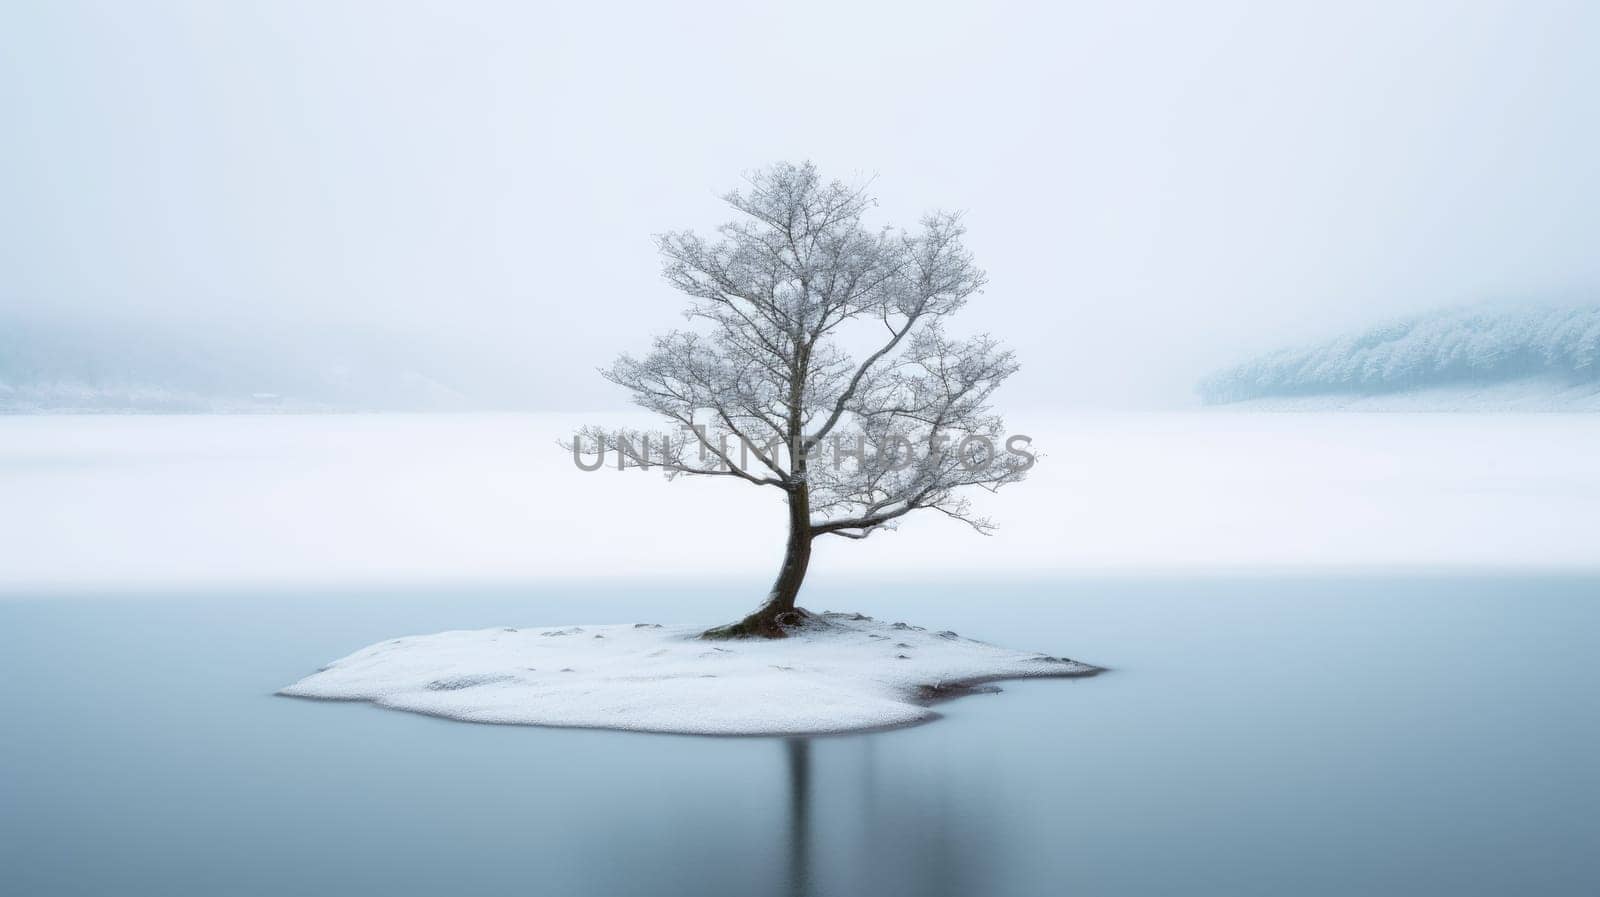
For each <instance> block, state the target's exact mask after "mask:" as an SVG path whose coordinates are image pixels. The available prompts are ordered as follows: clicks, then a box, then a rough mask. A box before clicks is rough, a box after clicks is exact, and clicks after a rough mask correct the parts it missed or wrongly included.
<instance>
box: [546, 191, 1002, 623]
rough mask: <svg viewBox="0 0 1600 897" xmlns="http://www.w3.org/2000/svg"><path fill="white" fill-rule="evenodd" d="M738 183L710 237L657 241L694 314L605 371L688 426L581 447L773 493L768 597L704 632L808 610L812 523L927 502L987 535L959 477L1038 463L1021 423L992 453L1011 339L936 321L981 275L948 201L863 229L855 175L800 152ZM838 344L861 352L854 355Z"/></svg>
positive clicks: (871, 520)
mask: <svg viewBox="0 0 1600 897" xmlns="http://www.w3.org/2000/svg"><path fill="white" fill-rule="evenodd" d="M747 181H748V184H747V186H746V187H745V189H743V190H736V191H734V192H731V193H729V194H727V195H726V197H724V198H725V200H726V201H727V203H728V205H730V206H732V207H733V208H734V209H735V210H736V211H737V212H739V213H740V217H739V218H738V219H737V220H735V221H732V222H730V223H728V224H724V225H723V226H722V227H721V228H720V229H719V231H718V233H719V237H718V238H717V239H713V240H708V239H705V238H703V237H700V236H698V235H696V234H694V233H692V232H690V231H677V232H672V233H667V234H662V235H660V236H659V237H657V243H658V246H659V248H660V251H661V254H662V256H663V259H664V268H663V274H664V276H665V278H666V280H667V282H668V283H670V284H672V286H674V287H675V288H677V289H678V290H679V291H680V292H683V293H685V294H687V295H688V296H689V297H690V299H691V302H690V304H689V306H688V308H687V309H686V311H685V315H686V316H687V317H688V318H689V319H690V321H691V322H692V324H694V325H696V326H694V327H693V329H687V330H675V331H673V332H670V333H667V334H665V335H663V336H660V337H657V338H656V339H655V341H654V345H653V347H652V349H651V351H650V352H649V353H648V354H646V355H644V356H643V357H637V358H636V357H633V356H629V355H624V356H622V357H621V358H619V359H618V360H617V361H616V363H615V364H614V365H613V366H612V367H611V368H609V369H607V370H605V371H604V372H603V373H604V375H605V376H606V378H607V379H609V380H611V381H612V382H614V383H617V384H618V385H620V386H623V387H625V388H626V389H628V390H629V391H630V392H631V393H632V394H633V398H634V401H635V402H636V403H637V404H638V405H640V406H641V407H643V408H646V409H648V410H650V411H652V412H655V413H656V414H658V415H660V416H662V417H664V418H666V419H667V420H669V421H671V422H673V424H675V425H677V426H678V427H679V428H680V429H679V431H678V433H679V438H677V439H674V438H673V436H672V435H671V434H668V433H663V432H656V433H644V432H639V431H630V430H625V431H606V430H602V429H600V428H593V427H591V428H586V429H585V430H583V431H582V432H580V434H579V439H578V440H577V441H576V442H575V443H574V451H577V445H578V444H579V443H582V442H584V441H592V442H591V443H590V444H592V445H594V446H595V447H596V449H597V450H598V451H600V452H601V453H602V455H603V454H604V452H605V451H606V450H611V451H615V452H616V453H617V457H618V459H619V466H620V465H621V464H624V463H626V464H628V465H631V466H646V467H647V466H660V467H661V468H663V469H664V470H665V471H666V473H667V475H668V476H669V477H670V476H678V475H695V476H720V477H727V478H730V479H737V480H743V481H744V482H747V483H750V484H752V485H756V486H761V487H766V488H772V489H777V490H781V491H782V492H783V494H784V495H785V497H786V499H787V504H788V509H789V538H788V545H787V548H786V549H785V551H784V557H783V565H782V566H781V567H780V568H779V571H778V576H777V579H776V581H774V582H773V584H772V590H771V592H770V594H769V595H768V596H767V599H766V601H765V602H764V603H763V604H762V605H761V607H759V608H758V609H757V610H756V611H755V612H753V613H751V614H750V615H749V616H747V617H745V618H744V619H743V620H741V621H739V622H738V623H734V624H731V625H729V626H724V627H719V628H717V629H713V630H711V631H709V632H707V633H706V634H707V636H708V637H735V636H765V637H781V636H783V635H784V634H785V633H784V629H785V627H786V626H793V625H796V624H799V623H801V622H802V621H803V620H804V619H805V617H806V616H807V615H806V612H805V611H804V610H801V609H799V608H797V607H796V606H795V599H796V596H797V595H798V594H799V592H800V585H801V583H802V582H803V581H804V579H805V575H806V568H807V566H808V565H809V563H810V560H811V548H812V542H813V541H814V540H815V539H816V538H817V537H819V536H841V537H844V538H849V539H864V538H866V537H867V536H868V535H870V534H871V533H873V532H876V531H878V530H880V529H888V528H893V527H894V526H895V524H896V521H898V519H899V518H901V517H903V516H904V515H906V514H908V513H910V512H912V511H917V510H923V509H928V510H933V511H938V512H940V513H943V514H946V515H948V516H950V517H953V518H955V519H956V520H960V521H964V522H965V523H967V524H969V525H971V526H972V527H973V528H974V529H976V530H978V531H979V532H982V533H987V532H989V531H990V530H991V529H992V525H991V523H990V522H989V521H988V520H987V519H985V518H982V517H979V516H976V515H975V513H974V512H973V511H972V508H971V506H970V504H969V502H968V500H967V499H966V498H964V497H962V496H961V494H960V493H961V492H962V491H963V487H967V486H978V487H984V488H988V489H998V488H999V487H1001V486H1003V485H1006V484H1008V483H1013V482H1016V481H1018V480H1020V479H1021V478H1022V477H1023V475H1024V473H1025V471H1026V470H1027V468H1028V467H1029V466H1030V465H1031V464H1032V461H1033V456H1032V455H1030V454H1028V453H1027V452H1026V451H1021V450H1018V449H1017V447H1016V444H1015V443H1016V442H1017V441H1018V440H1019V439H1020V437H1014V438H1013V440H1012V441H1011V442H1009V443H1007V444H1006V445H1005V446H1004V448H1005V449H1006V450H1005V451H1001V447H1000V446H999V445H998V444H997V443H998V441H999V440H1000V439H1002V438H1003V436H1004V430H1003V425H1002V422H1001V420H1000V418H999V417H998V416H996V415H994V414H992V413H991V412H990V409H989V406H988V400H989V397H990V395H991V394H992V393H993V392H994V390H995V388H996V387H997V386H999V385H1000V383H1001V382H1002V381H1004V380H1005V379H1006V378H1007V377H1008V376H1010V375H1011V374H1012V373H1013V372H1014V371H1015V370H1016V363H1015V362H1014V361H1013V359H1012V355H1011V353H1010V352H1008V351H1004V350H1002V349H1001V348H1000V347H999V346H998V344H997V343H996V342H995V341H994V340H992V339H990V338H989V337H988V336H986V335H983V336H977V337H973V338H968V339H958V338H954V337H951V336H948V335H947V334H946V333H945V332H944V329H943V327H942V323H943V321H944V319H945V318H947V317H949V316H950V315H952V314H954V313H955V312H956V311H957V310H959V309H960V308H961V307H962V306H963V305H964V304H965V303H966V301H967V300H968V299H969V298H970V297H972V296H973V295H975V294H977V293H978V292H980V290H981V288H982V287H983V284H984V274H983V272H982V271H981V270H979V269H978V268H977V267H976V266H975V265H974V264H973V261H972V257H971V255H970V254H969V253H968V251H967V250H966V249H965V248H964V247H963V246H962V243H961V237H962V234H963V228H962V226H961V222H960V217H959V216H958V215H955V214H948V213H935V214H930V215H927V216H926V217H924V218H923V220H922V223H921V228H920V229H919V230H917V231H915V232H906V231H900V230H893V229H890V228H887V227H884V228H880V229H870V228H868V227H867V226H865V225H864V224H863V223H862V218H863V216H864V214H865V213H866V212H867V210H868V209H869V208H871V207H872V206H873V205H874V204H875V203H874V200H873V198H872V197H871V196H869V195H867V193H866V192H865V189H864V188H861V187H852V186H848V185H846V184H843V183H840V182H838V181H828V182H825V181H823V180H822V179H821V178H820V177H819V176H818V174H817V171H816V169H815V167H814V166H812V165H811V164H810V163H806V164H803V165H792V164H779V165H774V166H772V167H770V168H767V169H765V170H762V171H759V172H755V173H752V174H750V175H748V176H747ZM874 334H875V335H874ZM845 344H849V345H852V346H857V347H863V348H859V349H858V355H857V356H853V355H851V354H850V353H848V352H847V351H846V350H845V349H844V348H843V346H844V345H845ZM736 448H737V450H736ZM735 455H737V461H736V459H735Z"/></svg>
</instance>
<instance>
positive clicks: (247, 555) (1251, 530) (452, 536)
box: [0, 412, 1600, 660]
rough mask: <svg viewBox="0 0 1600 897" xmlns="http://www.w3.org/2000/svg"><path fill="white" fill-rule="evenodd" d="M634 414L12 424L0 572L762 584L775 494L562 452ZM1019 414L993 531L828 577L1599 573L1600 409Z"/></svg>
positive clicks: (825, 547)
mask: <svg viewBox="0 0 1600 897" xmlns="http://www.w3.org/2000/svg"><path fill="white" fill-rule="evenodd" d="M624 418H625V416H624ZM638 422H639V421H628V420H626V419H616V418H613V417H608V416H605V415H598V416H577V417H564V416H558V415H484V416H479V415H455V416H452V415H366V416H362V415H330V416H325V417H315V416H313V417H291V416H282V417H153V416H152V417H9V418H8V417H0V497H3V499H4V500H3V501H0V546H3V548H4V550H5V551H6V555H5V558H4V563H0V588H4V587H6V586H16V587H63V588H77V587H114V588H126V587H127V586H129V585H130V584H143V585H148V586H152V587H166V586H170V585H173V584H177V583H182V584H190V585H208V586H215V585H227V584H231V583H247V584H251V585H259V584H262V583H275V584H281V585H293V586H301V585H319V584H328V583H334V582H338V583H351V584H363V583H365V584H371V583H374V582H386V583H393V584H401V585H407V584H416V583H418V582H441V583H459V582H463V581H476V582H479V583H485V584H493V583H497V582H527V581H530V580H548V579H550V578H553V577H561V578H567V579H571V580H576V581H583V582H592V581H594V580H596V579H613V580H614V579H618V578H627V577H634V578H638V577H652V576H658V575H663V574H684V575H694V574H698V573H701V572H703V571H715V574H716V575H718V576H723V575H745V574H749V575H752V576H757V577H758V578H761V579H767V578H769V577H770V576H771V575H772V573H773V570H774V567H775V565H776V563H777V558H778V555H779V549H780V547H781V544H782V540H783V526H784V516H783V515H784V512H783V508H782V504H781V499H780V496H779V495H778V493H777V492H776V491H775V490H772V489H757V488H752V487H750V486H748V485H747V484H744V483H739V482H725V481H720V480H719V481H707V480H703V479H702V480H695V481H687V480H681V481H678V482H673V483H668V482H666V481H664V480H663V479H662V477H661V476H660V474H659V473H658V472H655V471H649V472H642V471H637V470H634V471H629V472H626V473H623V472H618V471H616V470H614V469H607V470H601V471H595V472H592V473H585V472H583V471H581V470H579V469H577V468H576V467H575V466H574V465H573V463H572V459H571V457H570V455H569V454H567V453H565V452H563V451H562V450H561V449H560V448H559V447H558V446H557V445H556V444H555V443H556V440H557V439H558V438H561V437H564V436H570V435H571V433H572V432H573V429H574V427H575V426H576V425H577V424H581V423H594V424H603V425H605V424H615V423H638ZM1008 422H1009V424H1010V426H1011V429H1012V431H1013V433H1015V434H1021V435H1028V436H1031V437H1032V438H1033V440H1034V441H1033V449H1034V450H1035V451H1038V452H1042V453H1043V457H1042V458H1041V460H1040V462H1039V465H1038V467H1037V468H1035V470H1034V471H1033V472H1032V474H1031V475H1030V478H1029V481H1028V482H1025V483H1022V484H1020V485H1018V486H1015V487H1010V488H1007V489H1005V490H1003V491H1002V492H1001V493H1000V494H999V495H997V496H987V495H981V494H980V495H979V496H978V497H979V498H981V499H984V501H982V502H980V507H981V508H982V509H983V510H984V512H985V513H988V514H989V515H990V516H992V517H993V518H994V519H995V521H996V522H997V523H998V524H999V525H1000V530H999V532H998V533H997V534H996V535H995V536H994V537H993V538H989V539H983V538H979V537H977V536H975V535H974V534H973V533H972V532H971V531H970V530H969V529H967V528H966V527H964V526H962V525H960V524H958V523H955V522H954V521H950V520H947V519H945V518H944V517H942V516H940V515H933V516H932V517H924V518H918V517H916V516H915V515H913V516H912V517H909V518H907V519H906V522H905V526H904V527H903V529H902V530H901V531H900V532H898V533H885V534H880V535H875V536H873V538H872V539H871V540H870V541H868V542H866V543H860V544H858V543H853V542H845V541H844V540H840V539H824V540H821V541H820V542H819V543H818V546H817V552H816V560H815V562H814V563H813V569H814V571H815V572H816V573H818V574H820V575H823V576H831V575H835V574H838V575H840V576H841V581H846V582H856V581H860V579H861V578H863V577H880V576H881V577H888V578H895V577H904V576H906V575H916V574H922V575H928V574H942V573H951V574H958V573H966V574H974V575H977V574H981V575H993V574H996V573H1001V574H1005V575H1015V574H1018V573H1026V572H1033V573H1039V574H1049V573H1055V572H1062V571H1081V570H1128V571H1149V570H1158V569H1159V570H1170V571H1192V570H1197V569H1204V570H1219V569H1221V570H1227V569H1235V570H1237V569H1252V570H1253V569H1261V568H1263V567H1274V568H1279V569H1294V570H1304V569H1306V568H1307V567H1337V568H1342V567H1347V566H1350V565H1360V566H1369V567H1370V566H1375V565H1376V566H1389V567H1394V566H1400V567H1410V568H1418V567H1436V568H1437V567H1446V568H1459V567H1460V566H1462V565H1470V566H1472V567H1474V568H1478V569H1482V568H1499V569H1527V568H1533V567H1537V568H1550V567H1560V568H1567V569H1571V568H1574V567H1582V568H1586V569H1589V570H1596V569H1600V558H1597V552H1596V549H1595V544H1596V538H1595V529H1596V526H1595V521H1596V520H1600V451H1596V449H1595V447H1596V446H1600V414H1588V415H1583V414H1522V415H1516V414H1340V413H1328V414H1234V413H1227V412H1214V413H1213V412H1205V413H1200V412H1196V413H1173V414H1126V415H1091V416H1072V417H1063V416H1044V417H1033V418H1030V417H1029V416H1028V415H1026V414H1018V415H1012V416H1011V418H1010V419H1009V421H1008ZM735 521H736V522H735ZM745 603H748V604H751V605H753V604H754V603H755V602H754V601H753V600H751V601H747V602H745ZM835 609H836V610H843V609H847V608H835ZM583 619H584V618H583V617H581V616H579V617H576V618H573V619H572V620H569V621H568V622H581V621H582V620H583ZM677 619H678V620H680V621H683V620H686V619H687V618H683V617H678V618H677ZM387 634H389V635H399V634H402V633H400V632H398V631H397V632H394V633H387ZM1022 647H1031V646H1030V645H1024V646H1022ZM328 659H331V658H324V660H328Z"/></svg>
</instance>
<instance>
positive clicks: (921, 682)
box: [279, 614, 1100, 735]
mask: <svg viewBox="0 0 1600 897" xmlns="http://www.w3.org/2000/svg"><path fill="white" fill-rule="evenodd" d="M819 619H820V624H819V625H818V626H817V627H815V628H810V629H806V630H799V631H796V632H795V634H794V635H792V636H791V637H789V638H786V639H736V640H727V641H707V640H703V639H700V638H698V637H697V636H698V635H699V634H700V633H701V632H702V631H704V629H705V628H706V627H703V626H662V625H658V624H647V623H638V624H622V625H609V626H562V627H550V628H535V629H512V628H504V629H479V630H460V631H453V632H440V633H436V634H434V635H420V636H411V637H408V638H398V639H394V640H392V641H386V642H380V643H378V644H376V645H371V646H369V647H366V648H363V649H361V650H360V651H357V652H355V653H354V654H351V655H350V656H348V657H345V658H343V659H341V660H336V661H334V662H333V663H331V664H329V665H328V666H327V667H325V668H323V669H322V670H321V671H320V672H317V673H315V674H313V675H310V676H307V677H306V678H304V679H302V680H300V681H299V682H296V683H295V684H293V685H291V686H289V687H288V688H285V689H283V690H282V691H281V692H279V694H282V695H288V696H292V697H303V698H321V699H327V700H346V701H371V702H372V703H374V704H377V705H379V706H381V707H389V708H393V709H396V710H409V711H412V712H415V713H425V714H429V715H432V716H442V717H447V718H449V719H456V720H463V721H466V722H476V723H504V724H520V725H535V726H572V727H583V728H600V729H625V730H632V731H640V732H667V733H678V734H694V735H799V734H817V733H829V732H848V731H860V730H867V729H879V728H885V727H892V726H904V725H910V724H913V723H918V722H923V721H926V720H929V719H932V718H934V717H936V716H937V715H938V714H937V713H935V712H934V711H933V710H931V709H929V707H928V706H927V705H928V703H930V702H931V701H933V700H937V699H939V698H942V697H953V696H956V695H959V694H963V693H965V692H966V691H967V687H968V686H972V685H977V684H980V683H984V682H989V681H993V680H997V679H1021V678H1037V677H1069V676H1088V675H1093V674H1095V673H1097V672H1100V670H1099V668H1097V667H1094V666H1091V665H1089V664H1084V663H1079V662H1077V661H1073V660H1068V659H1066V658H1060V657H1051V656H1049V655H1045V654H1039V653H1036V652H1026V651H1012V650H1007V649H1004V648H998V647H995V646H994V645H989V644H985V643H983V642H979V641H975V640H973V639H968V638H962V637H960V636H959V635H957V634H955V633H953V632H932V631H929V630H926V629H924V628H921V627H917V626H911V625H908V624H905V623H886V622H881V621H877V620H873V619H871V618H869V617H863V616H860V615H856V614H825V615H823V616H822V617H820V618H819Z"/></svg>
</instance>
